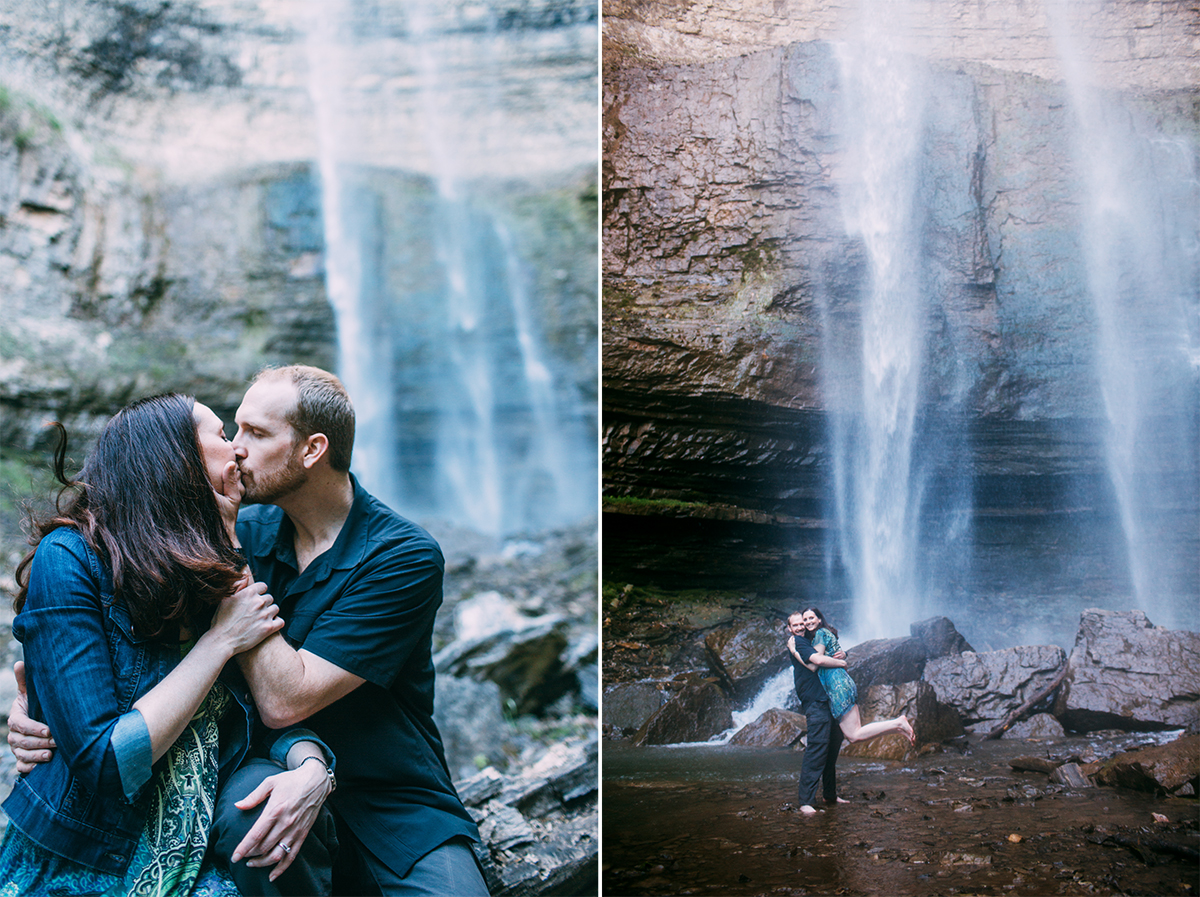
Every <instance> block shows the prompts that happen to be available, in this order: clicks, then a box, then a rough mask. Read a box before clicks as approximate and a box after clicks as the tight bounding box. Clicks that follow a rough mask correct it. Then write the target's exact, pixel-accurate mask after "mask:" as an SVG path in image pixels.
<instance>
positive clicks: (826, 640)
mask: <svg viewBox="0 0 1200 897" xmlns="http://www.w3.org/2000/svg"><path fill="white" fill-rule="evenodd" d="M793 621H794V622H793ZM788 626H789V629H790V631H791V632H792V637H791V638H789V639H788V651H789V652H790V653H791V654H792V655H793V656H794V657H795V658H796V659H797V660H798V661H800V663H803V664H804V665H805V666H807V667H808V668H809V669H810V670H814V671H815V672H816V674H817V677H818V678H819V679H820V680H821V685H823V686H824V687H825V691H826V693H827V694H828V695H829V709H830V712H831V713H832V714H833V718H834V719H835V720H837V722H838V727H839V728H840V729H841V730H842V734H843V735H844V736H845V738H846V740H847V741H849V742H851V743H854V742H856V741H869V740H870V739H872V738H878V737H879V736H880V735H886V734H887V733H889V732H898V733H899V734H901V735H903V736H904V737H905V738H907V739H908V741H909V743H910V744H915V743H916V734H915V733H914V732H913V727H912V725H911V724H910V723H909V721H908V717H907V716H904V715H903V714H901V715H900V716H897V717H896V718H895V719H886V720H879V721H878V722H874V723H867V724H866V725H865V726H864V725H863V722H862V716H861V714H860V713H859V709H858V688H857V686H855V684H854V680H853V679H851V678H850V674H849V673H847V672H846V669H845V666H846V665H845V661H842V662H841V664H840V665H839V666H827V665H822V666H817V665H815V664H812V663H807V662H805V661H804V659H803V658H801V657H800V655H799V654H798V653H796V638H797V637H800V638H805V639H807V640H808V641H809V642H810V643H811V644H812V646H813V648H814V650H815V652H816V653H817V654H822V655H825V656H826V657H830V658H832V657H833V656H834V655H835V654H837V653H838V652H839V651H841V650H842V648H841V645H840V644H839V643H838V640H837V630H836V629H834V628H833V627H832V626H830V625H829V624H828V623H827V622H826V621H825V615H824V614H823V613H821V611H820V610H818V609H817V608H815V607H808V608H805V609H804V610H802V611H800V613H798V614H792V615H791V616H790V617H788Z"/></svg>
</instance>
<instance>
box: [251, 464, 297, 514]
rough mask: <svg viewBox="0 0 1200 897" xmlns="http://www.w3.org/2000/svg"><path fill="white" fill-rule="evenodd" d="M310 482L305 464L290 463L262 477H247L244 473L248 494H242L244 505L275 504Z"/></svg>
mask: <svg viewBox="0 0 1200 897" xmlns="http://www.w3.org/2000/svg"><path fill="white" fill-rule="evenodd" d="M306 482H308V470H306V469H305V467H304V465H302V464H296V463H288V464H285V465H283V466H282V467H280V468H278V469H277V470H274V471H272V472H271V473H269V474H267V475H265V476H263V477H261V478H255V477H253V476H252V477H250V478H247V477H246V474H245V472H243V473H242V485H244V486H245V487H246V494H245V495H243V496H242V504H244V505H273V504H275V503H276V502H278V501H279V500H280V499H282V498H287V497H288V496H289V495H291V494H292V493H293V492H295V491H296V490H297V489H299V488H300V487H301V486H303V485H304V484H305V483H306Z"/></svg>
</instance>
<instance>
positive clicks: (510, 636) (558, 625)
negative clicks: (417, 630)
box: [433, 614, 579, 715]
mask: <svg viewBox="0 0 1200 897" xmlns="http://www.w3.org/2000/svg"><path fill="white" fill-rule="evenodd" d="M570 634H571V626H570V623H569V621H568V620H567V619H566V618H565V617H563V616H561V615H557V614H547V615H545V616H543V617H540V618H535V619H531V620H529V622H528V623H527V625H525V626H523V627H522V628H520V629H504V630H501V631H499V632H494V633H491V634H489V635H487V636H484V637H481V638H476V639H469V640H466V641H456V642H453V643H451V644H450V645H448V646H447V647H446V648H443V649H442V650H441V651H439V652H438V653H437V655H436V656H435V657H434V659H433V661H434V666H435V668H436V669H437V671H438V673H440V674H443V675H445V674H448V675H451V676H460V677H463V678H471V679H475V680H477V681H480V682H484V681H491V682H495V683H496V684H497V685H498V686H499V687H500V693H501V695H502V696H503V699H504V702H505V704H506V705H507V706H508V707H510V708H511V710H512V712H514V713H516V714H518V715H521V714H534V715H538V714H540V713H542V712H544V711H545V710H546V709H547V708H548V707H549V706H550V705H551V704H553V703H554V702H555V701H557V700H558V699H559V698H561V697H563V696H564V695H567V694H575V693H576V692H577V691H578V689H579V680H578V677H577V675H576V671H575V670H572V669H570V668H569V667H568V663H567V658H568V657H569V655H570Z"/></svg>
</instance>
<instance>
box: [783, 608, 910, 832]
mask: <svg viewBox="0 0 1200 897" xmlns="http://www.w3.org/2000/svg"><path fill="white" fill-rule="evenodd" d="M788 632H790V633H791V636H790V637H789V638H788V641H787V648H788V654H789V656H790V659H791V661H792V676H793V679H794V682H795V685H796V695H797V696H798V697H799V698H800V703H801V708H802V712H803V713H804V714H805V717H806V718H807V720H808V745H807V748H806V750H805V753H804V761H803V764H802V765H801V769H800V803H801V807H800V812H802V813H804V814H805V815H812V814H813V813H816V812H817V811H816V810H815V809H814V808H813V803H814V801H815V799H816V796H817V782H818V781H821V782H822V783H823V784H824V793H825V802H826V803H829V804H832V803H834V802H837V803H845V801H842V800H841V799H840V798H838V796H837V781H836V772H835V766H836V764H837V753H838V751H839V750H840V749H841V745H842V739H843V736H844V737H845V740H846V741H849V742H851V743H854V742H859V741H869V740H871V739H872V738H878V737H879V736H880V735H886V734H887V733H889V732H896V733H898V734H901V735H903V736H904V737H905V738H907V739H908V740H909V743H910V744H911V743H915V742H916V734H915V733H914V731H913V727H912V725H911V724H910V723H909V721H908V718H907V717H906V716H904V715H903V714H902V715H900V716H898V717H896V718H895V719H889V720H879V721H877V722H873V723H868V724H866V725H864V724H863V722H862V716H861V713H860V712H859V709H858V689H857V688H856V687H855V685H854V680H853V679H851V678H850V674H849V673H847V672H846V660H845V658H846V652H845V651H843V650H842V648H841V645H840V644H839V643H838V641H837V630H836V629H834V628H833V627H832V626H830V625H829V624H828V623H827V622H826V621H825V616H824V614H822V613H821V611H819V610H818V609H817V608H815V607H810V608H806V609H805V610H803V611H800V612H799V613H794V614H792V615H790V616H789V617H788ZM835 721H836V723H837V725H836V726H834V725H833V723H834V722H835ZM810 754H811V755H812V756H811V757H810Z"/></svg>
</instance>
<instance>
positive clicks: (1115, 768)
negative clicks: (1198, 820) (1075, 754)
mask: <svg viewBox="0 0 1200 897" xmlns="http://www.w3.org/2000/svg"><path fill="white" fill-rule="evenodd" d="M1096 782H1097V784H1100V785H1113V786H1119V787H1123V788H1136V789H1138V790H1139V791H1160V790H1161V791H1166V792H1167V793H1168V794H1183V793H1185V792H1186V791H1187V789H1188V788H1190V789H1191V792H1190V793H1193V794H1194V793H1196V791H1198V790H1200V735H1185V736H1183V737H1181V738H1177V739H1176V740H1175V741H1172V742H1171V743H1170V744H1164V745H1162V746H1161V747H1149V748H1142V749H1141V750H1137V751H1125V752H1124V753H1121V754H1117V755H1116V756H1115V757H1113V758H1111V759H1110V760H1108V761H1106V762H1105V763H1103V764H1101V766H1100V769H1099V771H1098V772H1097V773H1096Z"/></svg>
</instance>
